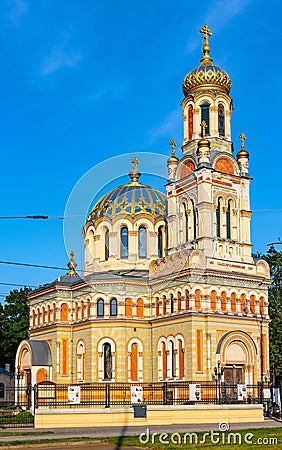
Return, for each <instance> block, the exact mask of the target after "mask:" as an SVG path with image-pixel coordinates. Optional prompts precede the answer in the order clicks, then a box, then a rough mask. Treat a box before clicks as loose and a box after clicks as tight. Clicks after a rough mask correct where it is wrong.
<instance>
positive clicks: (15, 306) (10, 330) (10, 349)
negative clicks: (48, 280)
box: [0, 288, 30, 370]
mask: <svg viewBox="0 0 282 450" xmlns="http://www.w3.org/2000/svg"><path fill="white" fill-rule="evenodd" d="M29 292H30V289H28V288H21V289H20V290H17V289H15V290H13V291H11V292H10V294H9V295H8V296H7V297H6V299H5V302H4V305H0V306H1V307H0V367H4V365H5V363H10V364H11V370H14V364H15V357H16V352H17V348H18V345H19V343H20V342H21V341H22V340H23V339H27V337H28V327H29V308H28V305H27V294H28V293H29Z"/></svg>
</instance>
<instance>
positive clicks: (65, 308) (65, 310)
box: [61, 303, 69, 322]
mask: <svg viewBox="0 0 282 450" xmlns="http://www.w3.org/2000/svg"><path fill="white" fill-rule="evenodd" d="M68 315H69V311H68V305H67V304H66V303H62V305H61V321H62V322H66V321H67V320H68Z"/></svg>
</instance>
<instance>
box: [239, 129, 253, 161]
mask: <svg viewBox="0 0 282 450" xmlns="http://www.w3.org/2000/svg"><path fill="white" fill-rule="evenodd" d="M239 138H240V139H241V148H240V150H239V152H238V153H237V159H239V158H248V159H249V157H250V154H249V152H248V150H246V149H245V140H246V135H245V134H244V133H241V134H240V136H239Z"/></svg>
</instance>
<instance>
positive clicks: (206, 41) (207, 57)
mask: <svg viewBox="0 0 282 450" xmlns="http://www.w3.org/2000/svg"><path fill="white" fill-rule="evenodd" d="M200 33H203V35H204V45H203V53H204V54H203V56H202V58H201V64H202V65H204V66H208V65H211V64H212V57H211V56H210V55H209V53H210V46H209V38H208V37H209V36H212V32H211V30H210V29H209V27H208V26H207V25H204V26H203V27H202V28H201V29H200Z"/></svg>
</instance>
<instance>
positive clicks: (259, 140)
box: [0, 0, 282, 299]
mask: <svg viewBox="0 0 282 450" xmlns="http://www.w3.org/2000/svg"><path fill="white" fill-rule="evenodd" d="M280 17H281V3H280V2H279V1H278V0H276V1H275V0H270V1H268V2H267V3H266V2H263V1H261V0H245V1H243V0H237V1H235V0H229V1H220V0H217V1H216V0H214V1H202V2H201V3H198V4H197V6H196V5H195V3H194V2H190V1H187V0H186V1H184V0H178V1H177V2H175V1H173V0H162V1H159V0H158V1H156V0H142V1H141V0H134V1H133V0H131V1H129V0H128V1H126V0H124V1H123V0H119V1H118V2H117V1H113V0H108V1H103V2H101V1H98V0H60V1H58V0H1V2H0V21H1V26H0V51H1V63H2V64H1V70H0V114H1V120H0V149H1V169H0V170H1V177H0V183H1V193H2V195H1V213H0V215H1V216H21V215H31V214H46V215H50V216H63V215H64V211H65V208H66V205H67V204H68V198H69V196H70V194H71V192H72V190H73V188H74V186H75V185H76V184H77V183H78V182H79V180H80V179H81V178H82V179H84V177H85V174H86V173H87V172H88V171H89V170H90V171H91V170H93V169H92V168H93V167H95V166H96V165H97V164H99V163H101V162H103V161H104V160H105V159H108V158H113V157H115V156H118V155H124V154H127V153H135V152H145V153H151V152H152V153H160V154H164V155H166V154H169V146H168V142H169V141H170V140H171V138H174V139H175V140H176V142H177V143H178V144H179V146H178V148H177V151H178V156H180V150H179V148H180V145H181V141H182V120H181V107H180V103H181V101H182V98H183V94H182V90H181V84H182V81H183V78H184V76H185V75H186V73H187V72H189V71H190V70H191V69H192V68H194V67H196V66H198V64H199V60H200V57H201V48H202V37H201V35H200V33H199V31H198V30H199V28H200V27H201V26H202V25H203V24H205V23H207V24H208V25H209V26H210V28H211V30H212V32H213V36H212V38H211V39H210V45H211V55H212V57H213V59H214V63H215V64H216V65H219V66H221V67H223V68H224V69H225V70H226V71H227V72H228V73H229V75H230V76H231V78H232V82H233V88H232V91H231V96H232V98H233V100H234V107H235V110H234V112H233V120H232V135H233V141H234V145H235V149H236V152H237V151H238V149H239V145H240V140H239V139H238V138H237V136H239V134H240V133H241V132H242V131H244V132H245V134H246V136H247V141H246V148H247V149H248V151H249V152H250V155H251V159H250V173H251V175H252V177H253V178H254V181H253V182H252V192H251V195H252V197H251V198H252V209H253V210H254V214H253V225H252V240H253V244H254V250H255V251H262V252H264V251H266V249H267V247H266V244H267V243H269V242H272V241H276V240H277V237H278V236H281V237H282V232H281V218H282V201H281V195H280V190H281V188H280V186H281V181H280V180H281V175H280V170H281V169H280V153H281V144H280V143H279V136H280V133H279V130H280V128H281V114H280V111H281V104H282V98H281V97H282V90H281V81H280V80H281V69H282V68H281V65H282V59H281V56H280V53H281V47H282V28H281V21H280ZM130 158H131V155H128V156H126V157H122V158H121V159H114V160H112V161H111V162H109V164H108V165H107V166H105V165H103V166H102V168H101V170H103V171H105V172H107V173H108V174H109V176H110V175H111V173H112V172H111V171H112V169H113V167H114V165H115V164H116V162H117V161H118V164H119V165H118V166H116V167H118V168H120V175H123V174H125V173H127V171H128V169H129V167H130V164H129V160H130ZM127 161H128V163H127ZM99 167H101V166H98V169H96V174H97V173H98V172H97V170H98V171H99V170H100V169H99ZM140 169H141V170H142V164H141V167H140ZM156 170H157V172H156ZM88 173H91V172H88ZM152 173H160V174H161V173H162V168H157V169H156V168H154V170H153V169H152ZM93 174H94V175H95V171H94V172H93ZM117 176H118V175H115V177H117ZM86 178H87V176H86ZM95 180H96V178H95V176H94V178H93V197H94V196H95V194H96V193H97V182H96V181H95ZM143 181H144V178H143ZM114 184H115V183H114ZM118 184H120V179H118V180H117V183H116V185H118ZM89 186H90V187H89ZM88 189H90V192H91V181H89V184H88ZM91 195H92V194H91ZM91 195H90V200H89V201H91ZM266 210H267V211H266ZM269 210H274V211H272V212H271V211H269ZM84 214H85V216H86V215H87V211H85V213H84ZM74 215H75V211H74ZM69 220H70V219H69ZM79 220H81V223H83V221H84V220H85V217H81V215H80V219H79ZM0 230H1V234H0V260H2V261H19V262H25V263H30V264H43V265H50V266H59V267H64V266H65V265H66V263H67V261H68V255H67V250H69V248H68V247H69V244H68V243H66V245H65V240H64V229H63V221H62V220H46V221H32V220H3V219H2V220H0ZM70 245H71V244H70ZM74 246H76V247H77V248H76V252H77V260H78V263H79V265H80V266H81V265H82V257H83V242H82V239H81V235H79V236H76V244H75V245H74ZM66 247H67V249H66ZM80 268H81V267H80ZM61 273H62V271H60V270H57V271H56V270H46V269H32V268H26V267H18V266H9V265H3V264H0V274H1V276H0V282H1V283H15V284H27V285H35V286H37V285H39V284H44V283H46V282H49V281H51V280H53V279H55V278H56V277H57V276H58V275H60V274H61ZM9 290H10V288H9V286H5V285H3V284H2V285H0V294H1V295H4V294H6V293H8V292H9ZM1 298H3V297H0V299H1Z"/></svg>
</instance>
